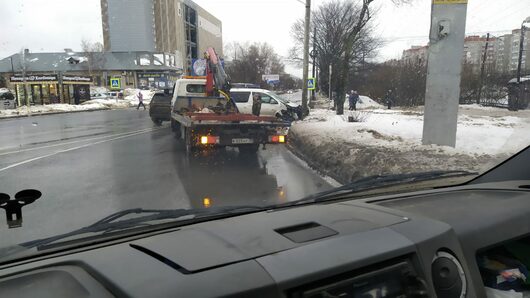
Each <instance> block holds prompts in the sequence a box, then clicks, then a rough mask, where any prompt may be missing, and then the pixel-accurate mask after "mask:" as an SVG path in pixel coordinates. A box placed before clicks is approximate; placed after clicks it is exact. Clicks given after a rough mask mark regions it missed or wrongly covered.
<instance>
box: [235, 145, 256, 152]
mask: <svg viewBox="0 0 530 298" xmlns="http://www.w3.org/2000/svg"><path fill="white" fill-rule="evenodd" d="M258 150H259V144H251V145H242V146H239V153H242V154H256V153H257V152H258Z"/></svg>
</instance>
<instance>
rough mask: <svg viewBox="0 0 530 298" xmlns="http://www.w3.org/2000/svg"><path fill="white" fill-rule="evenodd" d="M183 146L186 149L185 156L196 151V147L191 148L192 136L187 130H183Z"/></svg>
mask: <svg viewBox="0 0 530 298" xmlns="http://www.w3.org/2000/svg"><path fill="white" fill-rule="evenodd" d="M184 145H185V147H186V154H187V155H191V154H192V153H193V152H194V151H195V150H197V147H195V146H193V143H192V135H191V131H190V129H189V128H185V129H184Z"/></svg>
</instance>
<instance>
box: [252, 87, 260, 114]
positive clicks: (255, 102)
mask: <svg viewBox="0 0 530 298" xmlns="http://www.w3.org/2000/svg"><path fill="white" fill-rule="evenodd" d="M260 112H261V95H259V94H258V93H255V94H254V96H253V97H252V115H254V116H259V114H260Z"/></svg>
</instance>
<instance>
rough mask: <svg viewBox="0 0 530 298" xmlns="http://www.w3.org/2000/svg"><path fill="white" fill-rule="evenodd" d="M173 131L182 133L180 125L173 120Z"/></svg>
mask: <svg viewBox="0 0 530 298" xmlns="http://www.w3.org/2000/svg"><path fill="white" fill-rule="evenodd" d="M170 127H171V131H173V132H177V131H179V132H180V123H178V122H177V121H175V120H173V119H171V125H170Z"/></svg>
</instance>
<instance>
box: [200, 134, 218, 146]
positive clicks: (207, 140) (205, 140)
mask: <svg viewBox="0 0 530 298" xmlns="http://www.w3.org/2000/svg"><path fill="white" fill-rule="evenodd" d="M200 142H201V144H203V145H208V144H218V143H219V137H215V136H202V137H201V138H200Z"/></svg>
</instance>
